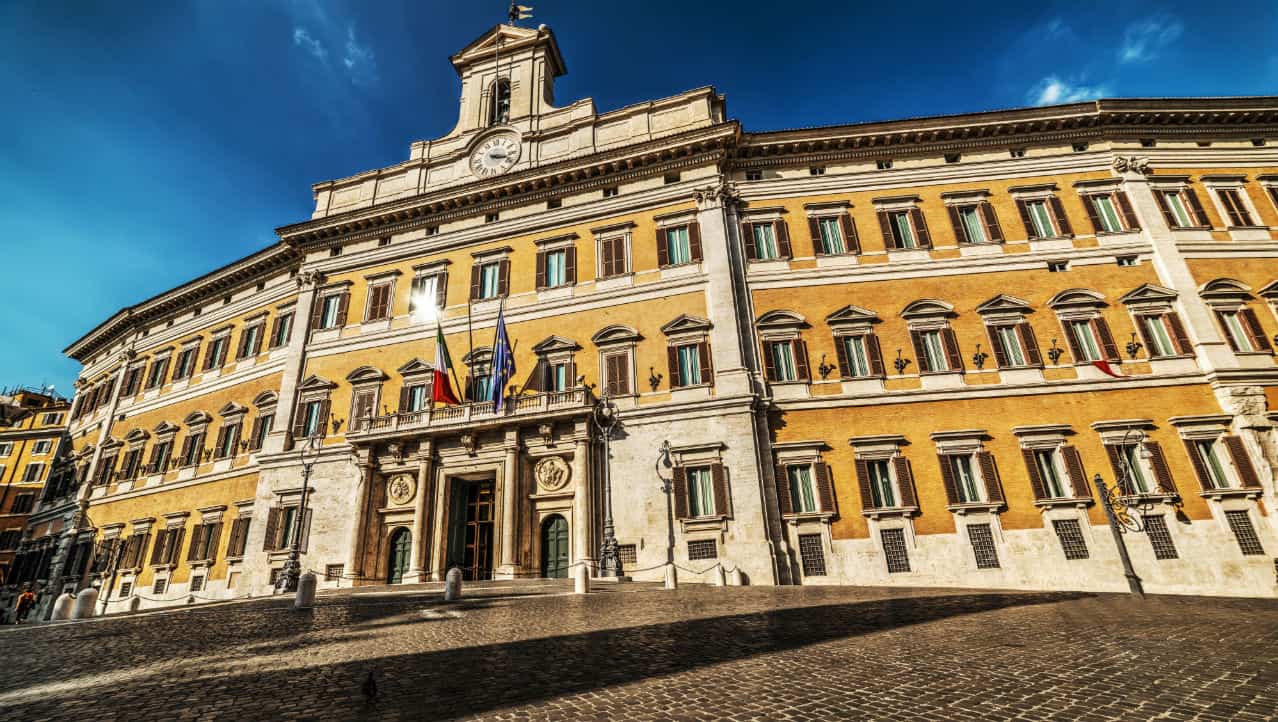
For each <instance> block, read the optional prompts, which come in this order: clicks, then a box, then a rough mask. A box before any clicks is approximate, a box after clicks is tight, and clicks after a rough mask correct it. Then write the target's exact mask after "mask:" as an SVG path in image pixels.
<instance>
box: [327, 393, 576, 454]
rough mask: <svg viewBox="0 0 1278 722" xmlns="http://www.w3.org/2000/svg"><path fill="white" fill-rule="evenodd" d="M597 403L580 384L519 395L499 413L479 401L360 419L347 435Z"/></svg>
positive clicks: (455, 424)
mask: <svg viewBox="0 0 1278 722" xmlns="http://www.w3.org/2000/svg"><path fill="white" fill-rule="evenodd" d="M594 404H595V396H594V394H592V393H591V392H590V389H588V388H585V387H580V386H579V387H577V388H573V389H568V390H566V391H545V392H541V393H537V394H527V395H524V396H517V397H515V398H514V399H512V400H511V403H509V404H507V405H506V408H504V409H502V410H501V411H499V412H495V411H494V410H493V402H491V401H478V402H474V403H468V404H458V405H455V406H439V407H436V408H429V409H422V410H421V411H404V412H400V413H397V414H387V415H385V416H371V417H366V418H363V419H356V420H355V422H354V423H353V424H352V425H351V429H350V431H349V432H348V434H347V436H348V437H350V439H351V440H352V441H355V440H363V439H365V438H373V437H380V436H398V435H401V434H403V433H405V432H413V431H432V432H433V431H447V430H453V429H457V430H460V429H463V428H466V427H470V426H500V425H504V424H506V423H508V422H511V421H525V420H527V421H531V420H536V419H540V418H553V417H559V416H573V415H575V414H579V413H581V412H583V411H588V410H589V409H591V408H593V407H594Z"/></svg>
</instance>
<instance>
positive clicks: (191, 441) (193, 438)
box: [182, 431, 204, 466]
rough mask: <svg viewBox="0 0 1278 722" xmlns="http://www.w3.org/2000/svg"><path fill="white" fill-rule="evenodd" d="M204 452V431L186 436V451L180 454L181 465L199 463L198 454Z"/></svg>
mask: <svg viewBox="0 0 1278 722" xmlns="http://www.w3.org/2000/svg"><path fill="white" fill-rule="evenodd" d="M203 452H204V432H203V431H201V432H199V433H195V434H191V435H190V436H188V437H186V453H185V454H183V456H182V466H195V465H196V464H198V463H200V455H201V454H202V453H203Z"/></svg>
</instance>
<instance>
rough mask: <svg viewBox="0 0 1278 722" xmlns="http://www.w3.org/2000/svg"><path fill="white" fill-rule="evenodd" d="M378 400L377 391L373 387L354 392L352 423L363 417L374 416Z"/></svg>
mask: <svg viewBox="0 0 1278 722" xmlns="http://www.w3.org/2000/svg"><path fill="white" fill-rule="evenodd" d="M376 401H377V392H376V391H375V390H373V389H360V390H358V391H356V392H355V393H354V398H353V399H352V400H351V423H352V424H354V423H355V422H357V421H359V420H361V419H367V418H369V417H370V416H372V415H373V414H374V413H375V412H376V410H377V408H376V406H375V405H374V404H375V403H376Z"/></svg>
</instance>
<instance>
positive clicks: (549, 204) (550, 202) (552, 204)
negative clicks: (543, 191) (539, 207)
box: [546, 198, 564, 211]
mask: <svg viewBox="0 0 1278 722" xmlns="http://www.w3.org/2000/svg"><path fill="white" fill-rule="evenodd" d="M563 207H564V199H562V198H547V199H546V210H548V211H553V210H555V209H556V208H563Z"/></svg>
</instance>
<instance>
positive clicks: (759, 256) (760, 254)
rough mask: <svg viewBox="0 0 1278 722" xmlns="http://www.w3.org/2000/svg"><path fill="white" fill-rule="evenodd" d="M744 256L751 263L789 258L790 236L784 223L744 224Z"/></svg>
mask: <svg viewBox="0 0 1278 722" xmlns="http://www.w3.org/2000/svg"><path fill="white" fill-rule="evenodd" d="M743 230H744V232H745V233H746V240H745V245H746V256H747V257H748V258H749V259H750V260H752V261H772V260H776V259H779V258H789V257H790V236H789V231H788V230H787V228H786V225H785V221H772V222H767V223H746V224H745V227H744V229H743Z"/></svg>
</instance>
